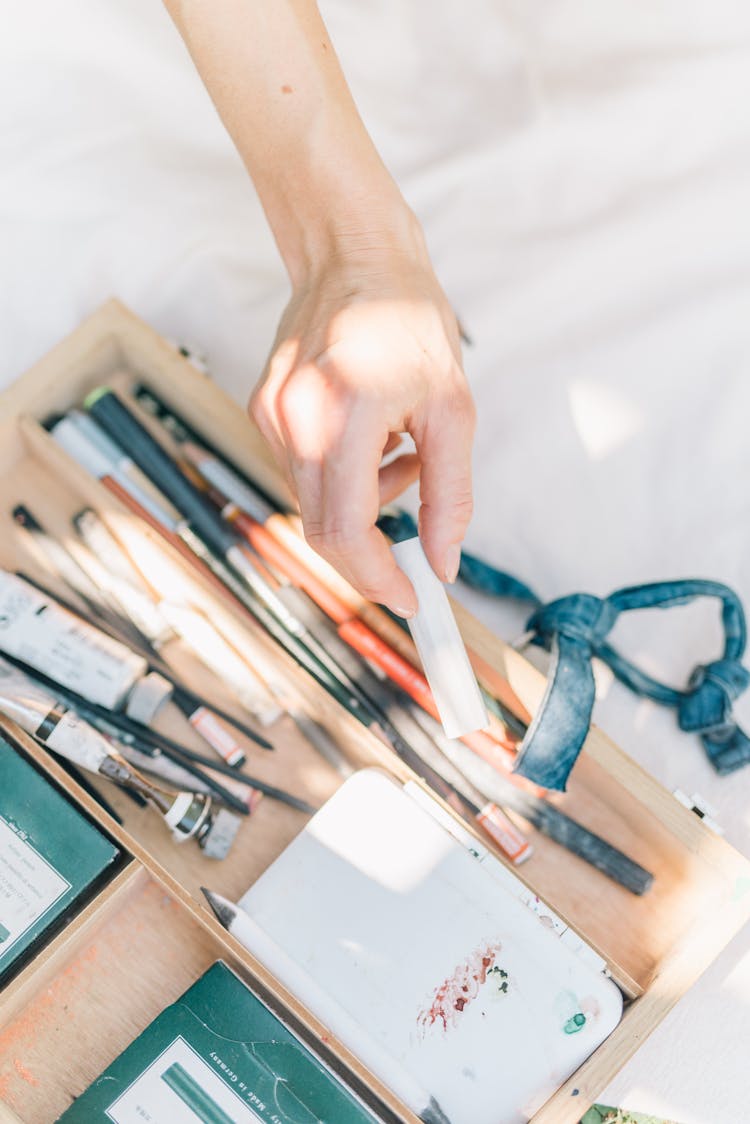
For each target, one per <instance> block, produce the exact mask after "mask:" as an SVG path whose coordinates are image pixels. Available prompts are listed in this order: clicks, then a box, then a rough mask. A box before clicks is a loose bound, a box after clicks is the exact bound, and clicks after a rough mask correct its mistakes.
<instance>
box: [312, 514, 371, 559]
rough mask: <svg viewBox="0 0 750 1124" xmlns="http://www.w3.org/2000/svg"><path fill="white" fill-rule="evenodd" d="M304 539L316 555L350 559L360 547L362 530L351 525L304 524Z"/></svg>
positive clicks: (331, 523) (330, 523)
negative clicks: (315, 551)
mask: <svg viewBox="0 0 750 1124" xmlns="http://www.w3.org/2000/svg"><path fill="white" fill-rule="evenodd" d="M304 531H305V538H306V539H307V541H308V543H309V544H310V546H312V547H313V548H314V549H315V550H317V552H318V554H322V555H324V556H326V557H333V558H351V557H352V556H353V555H355V554H356V553H357V552H358V551H359V549H360V548H361V545H362V530H361V528H360V527H358V526H356V525H354V524H351V523H342V522H326V521H323V522H320V523H313V524H310V523H304Z"/></svg>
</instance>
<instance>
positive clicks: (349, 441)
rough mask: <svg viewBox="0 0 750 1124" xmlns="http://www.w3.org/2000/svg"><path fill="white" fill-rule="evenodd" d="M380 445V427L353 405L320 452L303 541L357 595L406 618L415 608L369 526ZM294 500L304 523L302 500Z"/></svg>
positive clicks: (375, 506)
mask: <svg viewBox="0 0 750 1124" xmlns="http://www.w3.org/2000/svg"><path fill="white" fill-rule="evenodd" d="M383 445H384V439H383V435H382V433H381V432H380V427H379V426H378V425H377V423H375V422H374V421H372V420H368V418H367V416H366V412H365V411H364V410H360V409H357V408H356V407H355V409H354V410H353V411H352V413H351V414H350V415H349V422H348V424H347V426H346V428H345V429H344V430H343V432H342V433H341V434H340V436H339V437H338V438H337V440H336V441H334V442H333V444H332V445H331V446H330V447H329V448H328V449H327V450H326V455H325V459H324V461H323V466H322V468H323V478H322V495H321V499H322V502H321V506H320V515H319V524H318V526H317V527H314V528H311V529H310V533H309V534H308V532H307V531H306V532H305V537H306V538H307V540H308V542H309V543H310V545H311V546H313V547H314V548H315V550H317V551H318V553H319V554H322V555H323V557H324V558H326V559H327V560H328V561H329V562H331V563H332V565H334V566H335V567H336V569H337V570H338V571H339V573H340V574H342V576H343V577H345V578H346V579H347V581H349V582H350V583H351V584H352V585H353V586H355V587H356V588H357V589H358V590H359V591H360V593H362V594H363V596H365V597H367V598H368V599H369V600H371V601H378V602H380V603H381V604H384V605H387V606H388V608H389V609H391V610H392V611H393V612H394V613H397V614H398V615H399V616H402V617H410V616H413V614H414V613H415V612H416V610H417V599H416V595H415V593H414V590H413V588H412V585H411V582H410V581H409V579H408V578H407V577H406V575H405V574H404V573H403V572H402V571H401V570H400V569H399V568H398V566H397V565H396V562H395V559H394V557H393V555H392V554H391V551H390V550H389V548H388V543H387V542H386V539H385V537H384V536H383V534H382V533H381V532H380V531H379V530H378V528H377V527H376V526H375V524H376V521H377V518H378V513H379V506H380V488H379V478H378V473H379V470H380V461H381V457H382V454H383ZM300 502H301V504H302V507H303V522H304V501H303V497H302V496H300Z"/></svg>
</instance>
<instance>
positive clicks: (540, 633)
mask: <svg viewBox="0 0 750 1124" xmlns="http://www.w3.org/2000/svg"><path fill="white" fill-rule="evenodd" d="M379 525H380V527H381V528H382V529H383V530H384V531H385V532H386V534H388V535H390V537H391V538H393V539H396V540H398V539H402V538H408V537H411V536H412V535H414V534H416V525H415V523H414V520H413V519H412V518H411V516H409V515H407V514H406V513H405V512H400V511H399V512H395V513H394V512H393V511H392V510H389V512H388V513H387V514H384V515H383V516H382V517H381V519H380V521H379ZM459 577H460V578H461V579H462V580H463V581H465V582H466V584H467V585H469V586H471V587H473V588H474V589H477V590H481V591H482V592H484V593H488V594H490V595H492V596H495V597H510V598H513V599H515V600H519V601H527V602H530V603H531V604H532V605H534V612H533V613H532V615H531V617H530V618H529V620H528V623H527V628H528V630H529V632H531V633H532V634H533V638H532V642H533V643H535V644H539V645H541V646H542V647H544V648H546V649H547V650H548V651H549V652H550V653H551V656H552V661H551V666H550V671H549V678H548V682H547V689H546V691H545V694H544V698H543V699H542V703H541V705H540V707H539V710H538V712H537V714H536V716H535V718H534V720H533V722H532V723H531V725H530V726H529V728H528V730H527V731H526V734H525V736H524V738H523V741H522V743H521V746H520V750H519V754H518V758H517V760H516V764H515V771H516V772H517V773H520V774H521V776H524V777H528V778H529V779H530V780H533V781H536V783H537V784H540V785H543V786H544V787H545V788H550V789H556V790H558V791H564V790H565V785H566V782H567V779H568V776H569V775H570V771H571V769H572V768H573V765H574V764H575V761H576V758H577V757H578V754H579V753H580V751H581V747H582V746H583V742H584V740H585V738H586V734H587V733H588V729H589V726H590V724H591V712H592V710H593V706H594V674H593V671H592V667H591V661H592V659H593V657H594V656H597V657H598V658H599V659H601V660H603V661H604V662H605V663H606V664H608V665H609V667H610V668H611V669H612V671H613V672H614V674H615V675H616V676H617V678H618V679H619V680H620V681H621V682H622V683H625V684H626V686H628V687H630V689H631V690H632V691H634V692H635V693H636V694H639V695H643V696H645V697H646V698H650V699H653V700H654V702H658V703H661V704H662V705H663V706H671V707H674V709H675V710H676V711H677V720H678V723H679V725H680V729H682V730H686V731H688V732H691V733H697V734H699V735H700V738H701V741H702V742H703V745H704V747H705V750H706V753H707V754H708V757H709V760H710V761H711V764H712V765H713V766H714V768H715V769H716V770H717V772H718V773H720V774H726V773H731V772H733V771H734V770H735V769H739V768H740V767H741V766H742V765H745V764H747V763H748V762H749V761H750V738H748V736H747V734H745V733H744V731H743V730H741V729H740V727H739V726H738V725H737V723H736V721H735V719H734V716H733V714H732V703H733V702H734V700H735V699H736V698H737V697H738V696H739V695H740V694H741V693H742V692H743V691H744V690H745V688H746V687H747V686H748V684H750V671H748V670H747V669H746V668H745V667H743V665H742V663H741V660H742V656H743V655H744V652H745V646H746V643H747V631H746V626H745V613H744V610H743V608H742V604H741V602H740V600H739V598H738V597H737V595H736V594H735V593H734V592H733V591H732V590H731V589H729V587H728V586H726V585H722V584H721V583H720V582H712V581H703V580H700V579H692V580H691V579H685V580H679V581H665V582H652V583H650V584H648V585H636V586H630V587H628V588H626V589H619V590H616V591H615V592H614V593H611V594H610V595H609V597H604V598H601V597H594V596H592V595H591V594H588V593H572V594H570V595H568V596H567V597H561V598H559V599H558V600H556V601H551V602H550V603H549V604H548V605H543V604H542V603H541V601H540V600H539V598H538V597H537V596H536V594H535V593H533V591H532V590H531V589H530V588H529V587H528V586H527V585H525V584H524V583H523V582H520V581H519V580H518V579H517V578H514V577H513V576H512V575H511V574H506V573H504V572H503V571H502V570H497V569H496V568H495V567H494V566H490V565H489V564H488V563H486V562H483V561H482V560H481V559H479V558H476V557H474V556H472V555H471V554H466V553H464V554H463V555H462V558H461V566H460V569H459ZM699 597H713V598H716V599H718V600H719V601H720V602H721V608H722V614H721V617H722V624H723V626H724V652H723V654H722V656H721V658H720V659H718V660H713V661H712V662H711V663H708V664H701V665H699V666H698V667H696V669H695V671H694V672H693V674H692V675H691V677H690V680H689V682H688V684H687V687H686V688H685V690H679V689H678V688H676V687H670V686H669V685H668V684H666V683H661V682H660V681H659V680H658V679H654V678H653V677H652V676H650V675H647V674H646V673H645V672H644V671H642V670H641V669H640V668H638V667H636V665H635V664H633V663H631V662H630V660H627V659H625V657H624V656H622V655H621V654H620V653H619V652H618V651H617V650H616V649H615V648H613V647H611V645H609V644H608V643H607V636H608V635H609V633H610V632H611V630H612V628H613V627H614V625H615V622H616V621H617V618H618V617H619V615H620V613H623V612H628V611H630V610H631V609H652V608H655V609H668V608H670V607H671V606H673V605H685V604H688V603H689V602H690V601H694V600H696V598H699Z"/></svg>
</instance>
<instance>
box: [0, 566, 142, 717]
mask: <svg viewBox="0 0 750 1124" xmlns="http://www.w3.org/2000/svg"><path fill="white" fill-rule="evenodd" d="M0 651H5V652H7V653H8V654H9V655H12V656H15V657H16V658H17V659H19V660H23V661H24V663H28V664H30V665H31V666H33V667H35V668H37V669H38V670H39V671H40V672H42V673H43V674H44V675H47V676H49V678H50V679H54V680H55V681H56V682H58V683H61V684H63V685H64V686H66V687H70V688H71V690H73V691H75V692H77V694H79V695H83V696H84V698H87V699H89V701H90V702H94V703H99V704H100V705H101V706H105V707H108V708H109V709H115V708H117V707H119V706H120V705H121V704H122V702H123V701H124V700H125V698H126V697H127V695H128V693H129V692H130V690H131V688H132V687H133V685H134V684H135V683H136V682H137V680H138V679H140V678H141V677H142V676H143V675H145V674H146V672H147V671H148V664H147V662H146V660H145V659H144V658H143V657H142V656H139V655H136V653H135V652H131V651H130V649H129V648H126V647H125V645H124V644H120V643H119V642H118V641H117V640H112V639H111V638H110V637H109V636H106V635H105V634H104V633H103V632H100V631H99V630H98V629H96V628H93V627H92V626H91V625H88V624H86V623H85V622H84V621H81V620H80V619H79V618H78V617H76V616H74V615H73V613H69V612H68V611H67V610H66V609H63V608H62V607H61V606H60V605H57V604H55V602H54V601H52V600H51V599H50V598H48V597H46V596H45V595H44V594H43V593H40V591H39V590H37V589H35V588H34V587H33V586H32V585H29V584H28V583H27V582H25V581H23V579H22V578H18V577H16V575H15V574H9V573H6V572H5V571H0Z"/></svg>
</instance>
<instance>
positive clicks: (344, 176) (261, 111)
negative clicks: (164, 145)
mask: <svg viewBox="0 0 750 1124" xmlns="http://www.w3.org/2000/svg"><path fill="white" fill-rule="evenodd" d="M165 3H166V6H167V8H168V10H169V12H170V14H171V16H172V18H173V20H174V21H175V23H176V25H177V27H178V29H179V31H180V33H181V34H182V36H183V38H184V40H185V43H186V45H187V47H188V50H189V51H190V54H191V55H192V57H193V60H194V62H195V64H196V66H197V68H198V70H199V72H200V74H201V77H202V78H203V81H204V83H205V85H206V88H207V89H208V92H209V94H210V95H211V98H212V99H213V101H214V104H215V105H216V108H217V110H218V112H219V114H220V116H221V118H222V120H223V122H224V124H225V126H226V128H227V130H228V131H229V133H230V135H231V136H232V138H233V140H234V142H235V144H236V146H237V148H238V150H239V152H240V155H241V156H242V159H243V160H244V162H245V165H246V167H247V169H248V171H249V173H250V175H251V177H252V179H253V182H254V184H255V187H256V190H257V192H258V195H259V196H260V200H261V203H262V205H263V208H264V210H265V212H266V215H267V217H268V221H269V223H270V226H271V229H272V231H273V233H274V236H275V238H276V242H277V244H278V246H279V250H280V252H281V255H282V257H283V259H284V262H285V264H286V266H287V269H288V271H289V274H290V276H291V278H292V281H293V283H294V282H298V281H300V280H302V279H303V278H305V277H307V276H309V275H310V274H313V275H314V274H315V273H316V272H317V271H318V270H319V269H320V268H321V266H322V263H324V262H326V261H327V260H330V258H331V256H340V255H342V254H343V255H346V254H348V253H349V252H353V253H356V252H357V251H359V250H360V249H361V250H368V251H369V250H376V249H377V247H378V245H379V244H382V243H383V242H385V243H389V242H392V243H393V244H394V246H397V245H399V244H405V245H409V244H410V243H411V242H412V241H414V240H415V239H418V234H417V233H416V232H415V230H414V224H413V223H412V220H411V215H410V213H409V211H408V209H407V208H406V206H405V204H404V203H403V200H402V198H401V196H400V193H399V191H398V189H397V187H396V185H395V183H394V182H393V180H392V178H391V177H390V175H389V174H388V172H387V170H386V168H385V167H384V165H383V163H382V161H381V159H380V157H379V156H378V153H377V152H376V150H375V147H374V145H373V143H372V141H371V140H370V137H369V135H368V133H367V131H366V129H365V127H364V125H363V123H362V120H361V118H360V116H359V113H358V112H357V108H356V106H355V104H354V101H353V98H352V96H351V94H350V92H349V88H348V86H347V84H346V80H345V78H344V75H343V73H342V70H341V67H340V65H339V62H338V59H337V58H336V54H335V52H334V50H333V47H332V45H331V42H330V40H329V38H328V34H327V32H326V29H325V25H324V24H323V21H322V19H321V17H320V14H319V12H318V9H317V5H316V4H315V3H314V0H165Z"/></svg>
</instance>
